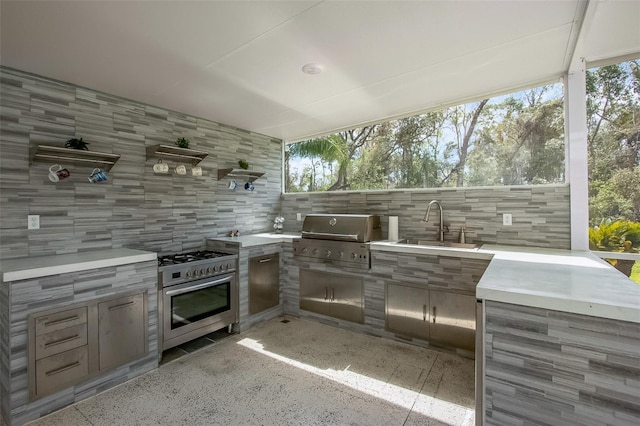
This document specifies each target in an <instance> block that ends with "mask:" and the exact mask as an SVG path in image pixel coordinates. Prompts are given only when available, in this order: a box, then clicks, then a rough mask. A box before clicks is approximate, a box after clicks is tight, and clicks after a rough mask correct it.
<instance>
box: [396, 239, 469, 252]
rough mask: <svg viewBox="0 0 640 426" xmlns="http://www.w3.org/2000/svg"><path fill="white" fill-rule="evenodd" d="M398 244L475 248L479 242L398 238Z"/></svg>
mask: <svg viewBox="0 0 640 426" xmlns="http://www.w3.org/2000/svg"><path fill="white" fill-rule="evenodd" d="M398 244H413V245H419V246H433V247H451V248H462V249H469V250H477V249H479V248H480V244H470V243H454V242H452V241H430V240H420V239H412V238H407V239H404V240H400V241H398Z"/></svg>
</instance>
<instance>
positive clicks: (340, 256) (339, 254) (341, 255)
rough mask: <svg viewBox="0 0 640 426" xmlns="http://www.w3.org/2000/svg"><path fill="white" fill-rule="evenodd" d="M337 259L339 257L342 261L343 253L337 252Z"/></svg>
mask: <svg viewBox="0 0 640 426" xmlns="http://www.w3.org/2000/svg"><path fill="white" fill-rule="evenodd" d="M338 257H339V258H340V259H342V258H343V257H344V252H343V251H339V252H338Z"/></svg>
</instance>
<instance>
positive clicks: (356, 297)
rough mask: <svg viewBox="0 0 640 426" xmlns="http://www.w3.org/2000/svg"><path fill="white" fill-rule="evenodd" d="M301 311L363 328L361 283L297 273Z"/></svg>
mask: <svg viewBox="0 0 640 426" xmlns="http://www.w3.org/2000/svg"><path fill="white" fill-rule="evenodd" d="M300 309H304V310H305V311H311V312H316V313H318V314H322V315H327V316H330V317H334V318H339V319H343V320H347V321H352V322H357V323H361V324H362V323H364V292H363V280H362V279H360V278H357V277H352V276H348V275H338V274H332V273H328V272H321V271H311V270H308V269H300Z"/></svg>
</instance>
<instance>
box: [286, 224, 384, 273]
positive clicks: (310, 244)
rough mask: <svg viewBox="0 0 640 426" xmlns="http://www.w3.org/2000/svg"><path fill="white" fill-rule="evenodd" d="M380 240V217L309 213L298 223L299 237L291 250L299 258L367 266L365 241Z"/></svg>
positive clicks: (344, 264)
mask: <svg viewBox="0 0 640 426" xmlns="http://www.w3.org/2000/svg"><path fill="white" fill-rule="evenodd" d="M380 239H382V229H381V227H380V216H376V215H356V214H310V215H307V216H306V217H305V219H304V223H303V224H302V238H297V239H294V241H293V253H294V256H295V257H296V258H297V259H299V260H307V261H315V262H324V263H330V264H335V265H341V266H350V267H355V268H360V269H369V268H370V267H371V261H370V256H369V244H367V243H368V242H370V241H376V240H380Z"/></svg>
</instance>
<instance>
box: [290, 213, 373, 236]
mask: <svg viewBox="0 0 640 426" xmlns="http://www.w3.org/2000/svg"><path fill="white" fill-rule="evenodd" d="M302 237H303V238H313V239H323V240H334V241H355V242H367V241H376V240H380V239H382V227H381V226H380V216H376V215H359V214H308V215H306V216H305V218H304V222H303V224H302Z"/></svg>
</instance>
